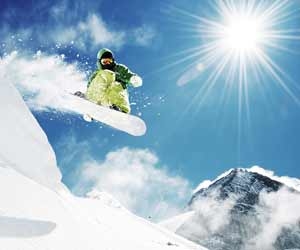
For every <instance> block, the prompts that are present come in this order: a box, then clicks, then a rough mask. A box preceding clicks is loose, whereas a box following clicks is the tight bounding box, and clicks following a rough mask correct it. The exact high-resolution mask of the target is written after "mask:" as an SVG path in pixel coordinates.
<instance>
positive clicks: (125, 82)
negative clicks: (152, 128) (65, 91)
mask: <svg viewBox="0 0 300 250" xmlns="http://www.w3.org/2000/svg"><path fill="white" fill-rule="evenodd" d="M105 52H110V53H111V54H112V52H111V51H110V50H108V49H102V50H100V51H99V53H98V55H97V58H98V61H97V66H98V69H97V70H96V71H95V72H94V73H93V74H92V75H91V77H90V79H89V81H88V85H87V92H86V98H87V99H88V100H90V101H92V102H94V103H97V104H99V105H103V106H108V107H109V106H112V105H113V104H114V105H116V106H118V107H119V108H120V109H121V110H122V111H123V112H125V113H130V104H129V97H128V91H127V87H128V86H129V85H131V84H130V79H131V77H132V76H134V75H136V74H134V73H132V72H131V71H130V70H129V69H128V68H127V67H126V66H125V65H123V64H118V63H115V62H114V65H113V67H112V69H111V70H108V69H103V68H102V65H101V64H100V62H99V59H101V57H102V55H103V54H104V53H105Z"/></svg>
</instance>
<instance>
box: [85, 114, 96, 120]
mask: <svg viewBox="0 0 300 250" xmlns="http://www.w3.org/2000/svg"><path fill="white" fill-rule="evenodd" d="M83 120H85V121H86V122H92V121H93V120H94V119H93V118H92V117H91V116H90V115H88V114H84V115H83Z"/></svg>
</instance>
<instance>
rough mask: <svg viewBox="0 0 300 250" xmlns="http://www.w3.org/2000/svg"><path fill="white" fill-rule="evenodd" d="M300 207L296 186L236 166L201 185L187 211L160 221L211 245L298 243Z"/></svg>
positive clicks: (242, 247) (237, 247)
mask: <svg viewBox="0 0 300 250" xmlns="http://www.w3.org/2000/svg"><path fill="white" fill-rule="evenodd" d="M201 186H204V187H203V188H202V187H201ZM297 209H298V210H297ZM299 209H300V194H299V192H298V191H296V190H295V189H293V188H291V187H288V186H287V185H285V184H284V183H281V182H280V181H278V180H275V179H272V178H270V177H268V176H265V175H262V174H260V173H257V172H253V171H249V170H247V169H241V168H239V169H233V170H231V171H229V172H227V173H226V174H223V175H221V177H220V178H218V179H217V180H215V181H214V182H212V183H210V185H209V186H207V187H205V185H200V188H199V189H198V190H197V191H196V192H195V193H194V195H193V196H192V198H191V200H190V202H189V204H188V212H187V213H184V214H182V215H179V216H177V217H175V218H171V219H169V220H167V221H164V222H162V223H161V224H162V225H163V226H165V227H166V228H168V229H169V230H172V231H173V232H176V233H177V234H179V235H181V236H184V237H186V238H187V239H190V240H192V241H194V242H196V243H199V244H201V245H203V246H206V247H207V248H209V249H220V250H250V249H252V250H279V249H280V250H281V249H282V250H283V249H300V214H299V212H298V211H299Z"/></svg>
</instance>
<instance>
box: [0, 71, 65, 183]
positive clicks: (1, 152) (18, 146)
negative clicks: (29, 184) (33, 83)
mask: <svg viewBox="0 0 300 250" xmlns="http://www.w3.org/2000/svg"><path fill="white" fill-rule="evenodd" d="M0 72H2V71H1V65H0ZM0 77H1V76H0ZM0 100H1V105H0V116H1V127H0V128H1V129H0V138H1V139H0V162H2V163H6V164H8V165H10V166H12V167H13V168H15V169H16V170H18V171H19V172H21V173H22V174H24V175H26V176H28V177H30V178H32V179H33V180H35V181H37V182H39V183H41V184H43V185H46V186H48V187H52V188H54V187H55V186H57V183H59V182H60V179H61V174H60V172H59V170H58V168H57V167H56V159H55V155H54V152H53V150H52V148H51V146H50V145H49V143H48V139H47V137H46V135H45V133H44V132H43V130H41V128H40V126H39V125H38V123H37V122H36V120H35V119H34V117H33V115H32V114H31V113H30V111H29V110H28V108H27V107H26V105H25V103H24V102H23V99H22V97H21V96H20V95H19V93H18V91H17V90H16V89H15V88H14V86H13V85H11V84H10V83H9V82H7V81H6V80H5V78H4V77H3V76H2V77H1V78H0Z"/></svg>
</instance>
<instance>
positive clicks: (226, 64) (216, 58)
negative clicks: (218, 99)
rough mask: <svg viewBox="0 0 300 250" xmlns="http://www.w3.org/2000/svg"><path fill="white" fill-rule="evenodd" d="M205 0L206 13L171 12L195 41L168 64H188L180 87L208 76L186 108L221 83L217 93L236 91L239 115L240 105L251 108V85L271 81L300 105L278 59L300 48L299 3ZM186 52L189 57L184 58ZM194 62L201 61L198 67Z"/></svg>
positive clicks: (255, 0) (263, 0) (175, 9)
mask: <svg viewBox="0 0 300 250" xmlns="http://www.w3.org/2000/svg"><path fill="white" fill-rule="evenodd" d="M209 4H210V5H209V6H210V7H211V8H210V11H207V10H206V12H205V13H204V12H203V13H202V14H201V15H197V14H193V13H191V12H189V11H186V10H183V9H180V8H176V7H172V8H171V10H172V11H169V13H173V14H174V15H175V16H174V17H175V18H174V20H175V21H176V22H178V23H179V25H180V24H182V25H183V26H184V25H185V26H186V28H187V32H188V34H190V35H191V36H188V35H187V36H186V37H187V39H189V40H190V39H191V38H193V39H194V38H197V39H198V41H199V45H198V46H197V47H192V48H187V49H186V50H185V51H184V50H182V51H180V52H179V53H178V55H179V56H180V59H179V60H174V59H173V62H172V63H170V64H169V65H168V67H172V66H175V65H177V64H178V65H182V64H183V63H185V62H186V61H188V62H189V63H185V72H184V73H183V74H182V75H181V76H180V77H179V79H178V80H177V85H179V86H183V85H185V84H187V83H189V82H191V81H193V80H195V79H197V77H198V76H199V75H203V72H205V75H206V79H205V80H204V82H203V78H202V79H201V81H199V92H198V93H196V95H195V97H194V100H193V102H191V104H190V106H191V107H195V103H197V105H198V106H201V104H202V103H204V102H205V99H206V97H207V96H209V93H210V91H211V90H212V89H214V86H215V85H216V84H217V83H220V82H221V83H222V86H221V87H222V90H223V92H224V93H222V94H221V96H228V95H230V91H234V90H236V91H238V95H237V96H238V98H239V99H238V105H239V112H240V113H241V112H242V109H243V107H242V106H245V107H246V109H247V111H246V112H248V111H249V108H250V106H251V105H250V104H249V96H248V95H249V89H250V85H251V89H253V88H252V86H253V85H255V84H256V85H257V88H262V87H263V86H266V85H269V84H274V85H273V86H274V87H279V88H281V90H283V91H284V92H285V93H287V94H288V95H289V96H290V97H291V98H292V99H293V100H294V101H296V102H297V103H298V104H300V101H299V98H298V97H297V96H298V94H296V93H295V90H294V89H292V88H291V87H290V86H289V85H288V84H287V79H288V78H289V76H288V74H287V73H285V70H284V67H283V65H281V62H282V61H283V60H282V61H281V60H280V57H278V55H279V54H281V55H283V56H286V55H288V54H289V55H293V54H295V53H297V52H295V51H293V50H292V49H291V48H290V44H291V43H292V42H296V43H297V46H298V45H299V42H300V30H299V26H298V25H299V21H300V10H299V8H300V7H299V6H298V5H296V4H295V2H294V1H290V0H236V1H233V0H212V1H209ZM178 17H180V18H181V19H182V23H180V20H179V19H180V18H178ZM190 37H191V38H190ZM186 54H188V55H189V56H185V57H182V55H186ZM274 54H276V57H275V56H273V55H274ZM176 56H177V55H174V57H176ZM278 59H279V60H278ZM195 65H201V69H199V68H197V66H195ZM266 79H267V83H264V81H266ZM267 88H268V89H271V87H270V86H268V87H267ZM261 92H262V91H261ZM190 106H189V107H190ZM189 107H188V108H189ZM188 108H187V109H188Z"/></svg>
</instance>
